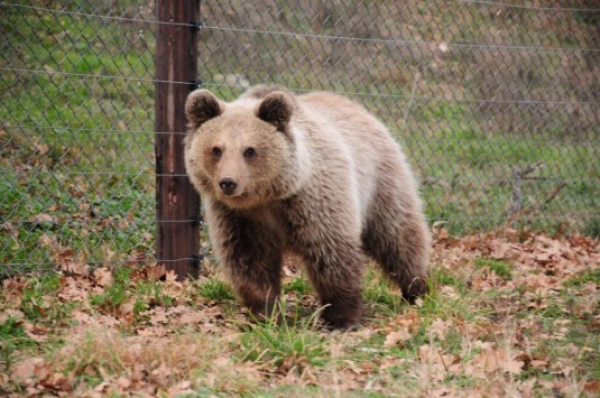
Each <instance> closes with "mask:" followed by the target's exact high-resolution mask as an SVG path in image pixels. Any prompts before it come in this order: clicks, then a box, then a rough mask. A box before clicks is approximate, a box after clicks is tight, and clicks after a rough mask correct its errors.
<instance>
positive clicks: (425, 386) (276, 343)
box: [0, 233, 600, 397]
mask: <svg viewBox="0 0 600 398" xmlns="http://www.w3.org/2000/svg"><path fill="white" fill-rule="evenodd" d="M453 239H454V240H453V241H452V242H453V243H451V244H449V243H448V242H445V241H443V240H442V241H438V242H437V243H436V248H435V251H434V258H433V264H435V267H434V272H433V274H432V278H431V282H430V286H431V292H430V294H429V295H427V296H425V297H423V298H422V299H420V300H418V301H417V303H416V305H415V306H409V305H407V304H405V303H403V302H402V300H401V295H400V292H398V291H397V289H395V288H394V287H393V286H391V285H390V284H389V282H388V281H386V280H385V279H383V278H382V277H381V275H380V274H379V272H376V270H374V269H372V268H369V271H368V272H367V274H366V276H365V280H364V287H365V288H364V306H365V308H366V314H365V318H364V320H363V323H362V327H361V328H359V329H358V330H356V331H353V332H347V333H339V332H333V333H332V332H328V331H325V330H323V329H322V328H321V327H320V324H319V322H318V321H317V319H318V315H319V313H320V308H319V306H318V304H317V303H316V300H315V297H314V293H313V292H312V290H310V289H308V288H307V287H306V280H305V279H304V278H303V276H302V273H301V272H299V271H298V272H295V273H294V274H293V275H289V274H288V277H286V279H285V287H284V292H285V294H284V296H283V297H282V300H281V302H280V304H279V305H280V306H279V313H280V314H285V315H284V316H283V317H282V318H279V317H278V316H273V317H272V318H271V319H268V320H267V321H264V322H255V321H253V320H252V319H250V317H249V315H248V313H247V311H246V310H245V309H244V308H243V307H242V306H241V305H240V304H239V300H237V299H236V298H232V295H231V291H230V289H229V287H228V286H227V285H226V284H224V283H223V282H222V281H220V279H218V278H217V277H216V275H211V276H210V277H208V278H205V279H203V280H201V281H190V280H185V281H182V282H179V281H177V280H176V279H175V276H174V274H172V273H165V270H164V269H161V268H159V267H158V268H157V267H148V268H142V269H139V268H131V267H118V268H114V269H113V270H112V271H109V270H108V269H106V268H100V269H98V270H96V271H94V273H93V274H89V273H82V274H73V275H72V276H54V277H48V278H22V277H20V278H13V279H7V280H6V281H5V285H4V289H3V291H2V294H1V295H0V309H1V310H2V314H6V315H3V316H2V317H0V355H1V356H0V366H1V367H3V369H5V371H4V373H5V374H6V376H4V377H5V378H4V379H3V381H4V383H3V384H2V387H1V388H3V389H4V390H2V391H3V392H5V393H7V394H10V393H22V392H23V391H26V390H27V389H28V388H31V387H32V386H34V385H36V386H41V385H43V386H46V387H44V388H51V389H54V390H53V391H63V392H69V393H73V394H76V395H78V394H85V393H86V392H89V391H92V390H93V391H101V392H102V393H104V394H108V395H115V394H116V395H119V394H136V393H141V392H143V391H153V393H154V394H156V395H161V394H163V395H174V394H184V395H211V394H213V395H218V396H233V395H235V396H279V395H281V394H284V393H285V394H286V396H291V397H300V396H315V397H318V396H332V395H333V396H335V395H343V396H351V397H352V396H374V397H379V396H390V395H399V394H400V395H403V396H423V394H427V395H432V394H437V393H441V392H444V391H445V392H446V394H447V395H448V394H449V395H452V396H454V395H462V394H466V393H478V394H482V395H490V394H491V395H506V394H512V395H521V394H524V393H525V392H526V391H531V392H532V393H533V394H534V395H539V396H544V395H547V394H551V393H556V392H557V391H559V392H560V394H564V395H567V396H573V395H576V396H593V395H594V393H596V392H597V386H596V385H597V384H596V383H597V381H598V380H599V378H600V368H599V367H598V355H597V352H598V350H597V349H598V347H600V341H599V339H598V336H599V334H598V333H597V329H598V326H597V322H596V318H597V316H598V314H599V308H600V307H599V305H600V302H599V301H598V297H596V296H597V294H596V292H597V288H598V285H599V283H600V282H599V280H598V277H597V275H596V272H595V269H594V267H593V265H592V264H591V263H589V262H588V263H585V264H583V263H581V262H580V261H578V257H577V256H579V255H581V256H584V257H585V256H588V258H590V259H594V258H596V257H597V251H596V250H597V248H596V246H597V242H594V241H591V240H589V241H586V240H582V239H583V238H581V237H575V238H573V239H572V240H566V239H563V240H552V239H551V238H549V237H544V236H538V235H530V236H529V237H526V238H525V239H524V238H523V237H522V235H519V234H518V233H515V234H514V235H513V236H509V237H508V238H507V237H506V236H502V235H492V234H490V235H487V236H481V235H475V236H472V237H466V238H464V239H457V238H453ZM578 239H579V240H578ZM539 242H545V243H546V245H547V246H541V245H540V244H539ZM501 245H506V249H504V251H502V252H503V253H505V255H504V256H500V255H498V254H496V255H495V256H494V258H493V259H492V258H489V257H486V256H483V255H480V253H482V252H485V250H487V249H488V248H489V247H500V246H501ZM594 245H595V246H594ZM547 247H561V248H562V249H561V250H562V251H561V252H562V253H564V254H565V257H560V256H559V257H554V258H549V260H547V262H545V263H536V262H535V261H533V259H536V258H540V256H541V255H543V253H547V252H546V251H545V250H547ZM467 248H468V249H467ZM516 252H518V253H521V259H520V263H516V262H515V260H514V259H511V258H513V257H514V253H516ZM575 253H579V254H576V255H574V254H575ZM594 256H595V257H594ZM565 259H571V260H565ZM565 261H569V262H568V263H565ZM592 262H593V261H592ZM547 269H553V270H554V272H553V274H545V273H544V272H543V271H544V270H547ZM536 275H537V276H538V277H537V279H535V280H536V281H537V282H536V283H537V285H535V287H533V286H532V287H529V288H528V289H522V286H523V284H524V283H525V282H524V281H531V280H532V278H534V277H535V276H536ZM542 282H543V283H542ZM57 297H58V298H60V300H61V301H60V302H62V304H63V305H66V304H68V306H66V307H65V311H62V312H60V311H50V310H48V308H49V305H50V307H52V306H54V305H56V304H58V303H59V301H53V300H55V298H57ZM307 297H309V298H312V300H307ZM307 303H308V304H307ZM35 308H42V309H43V310H41V311H39V310H35ZM49 325H52V327H51V328H50V327H48V326H49ZM30 364H34V365H30ZM30 366H34V368H35V369H38V370H37V371H35V373H34V374H33V375H32V376H31V377H32V378H30V377H29V376H27V375H29V373H28V372H31V371H30V370H29V369H31V367H30ZM0 374H1V373H0ZM69 375H72V376H69ZM25 376H27V377H25ZM35 383H37V384H35Z"/></svg>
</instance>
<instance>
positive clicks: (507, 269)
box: [475, 258, 512, 281]
mask: <svg viewBox="0 0 600 398" xmlns="http://www.w3.org/2000/svg"><path fill="white" fill-rule="evenodd" d="M475 266H476V267H477V268H487V269H489V270H490V271H491V272H493V273H494V274H496V275H498V276H499V277H500V278H502V279H504V280H507V281H509V280H511V279H512V271H511V269H512V266H511V264H509V263H507V262H506V261H499V260H493V259H490V258H477V259H475Z"/></svg>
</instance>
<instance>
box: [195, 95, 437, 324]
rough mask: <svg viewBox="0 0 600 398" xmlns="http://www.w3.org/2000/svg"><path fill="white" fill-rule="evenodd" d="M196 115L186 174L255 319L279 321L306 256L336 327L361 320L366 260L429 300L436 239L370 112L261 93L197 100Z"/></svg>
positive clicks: (396, 151) (396, 150) (319, 98)
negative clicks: (286, 264)
mask: <svg viewBox="0 0 600 398" xmlns="http://www.w3.org/2000/svg"><path fill="white" fill-rule="evenodd" d="M186 116H187V118H188V121H189V122H190V132H189V133H188V135H187V136H186V145H185V161H186V168H187V171H188V174H189V176H190V178H191V181H192V183H193V184H194V186H195V187H196V188H197V189H198V190H199V191H200V193H202V194H203V196H204V198H205V204H206V213H207V221H208V225H209V231H210V235H211V241H212V243H213V246H214V249H215V252H216V254H217V256H218V257H219V259H220V261H221V262H222V264H223V266H224V269H225V270H226V272H227V273H228V275H229V277H230V280H231V282H232V284H233V286H234V288H235V290H236V292H237V293H238V295H239V296H240V297H241V298H242V300H243V301H244V303H245V304H246V305H247V306H248V307H249V308H250V309H251V311H252V312H253V313H254V314H256V315H258V316H262V315H264V314H269V313H271V312H272V311H273V308H274V305H275V302H276V299H277V297H278V296H279V295H280V290H281V267H282V258H283V255H284V253H286V252H289V253H293V254H296V255H298V256H299V257H300V258H302V260H303V262H304V263H305V266H306V271H307V274H308V277H309V279H310V281H311V283H312V285H313V286H314V288H315V290H316V291H317V293H318V294H319V296H320V299H321V301H322V304H323V305H326V306H327V307H326V308H325V310H324V313H323V315H324V318H325V320H326V322H327V323H328V324H329V325H330V326H331V327H335V328H342V329H346V328H349V327H353V326H355V325H356V324H357V323H358V322H359V321H360V317H361V301H362V296H361V281H362V274H363V269H364V266H365V263H366V258H365V254H366V255H368V256H370V257H372V258H373V259H374V260H375V261H376V262H377V263H378V264H379V265H380V266H381V268H382V270H383V271H384V273H385V274H386V275H387V276H389V277H390V278H391V279H392V280H393V281H395V282H396V283H397V284H398V285H399V286H400V288H401V289H402V294H403V296H404V298H406V299H407V300H408V301H410V302H413V301H414V299H415V298H417V297H418V296H420V295H422V294H424V293H426V292H427V284H426V279H427V276H428V269H429V265H428V263H429V251H430V245H431V238H430V234H429V230H428V227H427V224H426V222H425V219H424V216H423V212H422V206H421V201H420V199H419V197H418V192H417V183H416V181H415V178H414V176H413V174H412V172H411V169H410V167H409V165H408V163H407V161H406V159H405V157H404V155H403V154H402V152H401V150H400V147H399V146H398V144H397V143H396V142H395V141H394V140H393V138H392V137H391V135H390V134H389V132H388V131H387V129H386V128H385V127H384V126H383V125H382V124H381V123H380V122H379V121H377V119H375V118H374V117H373V116H372V115H370V114H369V113H368V112H367V111H366V110H365V109H364V108H363V107H361V106H360V105H358V104H356V103H354V102H351V101H349V100H348V99H345V98H343V97H340V96H338V95H334V94H330V93H321V92H315V93H310V94H305V95H301V96H295V95H293V94H291V93H289V92H286V91H283V90H280V89H277V88H275V87H265V86H259V87H254V88H251V89H250V90H248V91H247V92H246V94H244V95H242V96H241V97H240V98H239V99H238V100H237V101H234V102H232V103H225V102H221V101H219V100H217V98H216V97H214V96H213V95H212V94H211V93H210V92H208V91H206V90H196V91H194V92H193V93H191V94H190V96H189V97H188V100H187V103H186ZM210 116H212V118H211V117H210Z"/></svg>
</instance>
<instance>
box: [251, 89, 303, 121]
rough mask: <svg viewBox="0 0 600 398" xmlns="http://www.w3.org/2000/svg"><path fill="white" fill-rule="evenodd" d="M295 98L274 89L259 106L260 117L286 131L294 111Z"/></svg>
mask: <svg viewBox="0 0 600 398" xmlns="http://www.w3.org/2000/svg"><path fill="white" fill-rule="evenodd" d="M294 107H295V104H294V100H293V99H292V98H291V97H290V96H289V95H288V94H286V93H285V92H283V91H273V92H271V93H269V94H267V95H266V96H265V98H264V99H263V100H262V102H261V103H260V105H259V107H258V117H259V118H260V119H261V120H264V121H265V122H267V123H271V124H273V125H275V127H277V130H279V131H285V129H286V127H287V125H288V123H289V122H290V120H291V119H292V114H293V113H294Z"/></svg>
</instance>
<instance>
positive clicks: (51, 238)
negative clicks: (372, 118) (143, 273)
mask: <svg viewBox="0 0 600 398" xmlns="http://www.w3.org/2000/svg"><path fill="white" fill-rule="evenodd" d="M200 4H201V13H200V14H201V15H200V16H199V22H201V24H202V30H201V32H200V40H199V53H200V58H199V62H198V64H199V73H198V75H199V79H200V81H201V84H202V86H203V87H205V88H208V89H210V90H212V91H214V92H215V93H216V94H217V95H219V96H220V97H221V98H223V99H225V100H231V99H233V98H235V97H236V96H237V95H239V94H241V93H242V92H243V91H244V90H245V89H246V88H247V87H248V86H249V85H253V84H263V83H270V84H280V85H282V86H286V87H288V88H289V89H291V90H293V91H295V92H297V93H302V92H305V91H311V90H328V91H335V92H338V93H342V94H345V95H347V96H349V97H351V98H353V99H355V100H357V101H359V102H361V103H363V104H364V105H365V106H366V107H367V108H368V109H369V110H371V111H372V112H373V113H375V114H376V115H377V116H378V117H379V118H380V119H381V120H382V121H383V122H384V123H385V124H386V125H387V126H388V127H389V128H390V130H391V131H392V132H393V134H394V135H395V136H397V138H398V140H399V141H400V142H401V143H402V145H403V146H404V148H405V151H406V153H407V154H408V156H409V158H410V161H411V163H412V164H413V165H414V167H415V169H416V171H417V173H418V175H419V176H420V179H421V182H422V193H423V196H424V199H425V202H426V211H427V215H428V218H429V220H430V222H431V223H432V224H434V225H435V226H436V227H441V226H443V227H444V228H446V229H447V230H449V231H450V232H451V233H456V234H463V233H470V232H475V231H484V230H491V229H494V228H502V227H505V226H511V227H526V228H531V229H534V230H545V231H549V232H561V231H566V232H572V231H581V232H584V233H587V234H591V235H594V236H599V235H600V214H599V209H600V199H598V198H600V162H599V161H598V158H599V153H600V8H599V7H598V3H597V2H596V1H595V0H579V1H578V0H573V1H567V0H549V1H544V2H540V1H534V0H523V1H510V0H508V1H467V0H462V1H461V0H453V1H447V0H433V1H425V0H407V1H405V2H397V1H341V0H320V1H316V0H302V1H292V0H284V1H267V0H258V1H255V2H247V1H238V0H235V1H229V2H211V1H201V3H200ZM0 13H1V17H0V32H1V34H2V37H3V40H2V42H0V94H1V98H2V101H1V104H0V169H1V170H2V178H1V179H0V266H1V268H2V269H1V270H0V274H1V275H9V274H13V273H18V272H24V271H31V270H42V269H52V268H54V267H57V266H58V267H61V268H65V267H67V268H68V267H88V266H91V267H94V266H99V265H110V264H122V263H134V264H138V263H145V262H152V261H155V260H156V258H155V254H154V245H155V242H154V239H155V238H154V233H155V230H156V222H157V221H156V205H155V175H154V118H155V116H154V89H155V82H154V78H155V64H154V63H155V59H154V53H155V37H154V32H155V28H156V24H157V22H156V17H155V4H154V1H146V0H128V1H114V0H90V1H71V2H59V1H52V0H45V1H42V0H40V1H33V0H31V1H15V2H0ZM192 20H193V16H190V22H192ZM181 83H186V84H187V83H188V82H181ZM182 117H183V114H182ZM181 133H183V132H181Z"/></svg>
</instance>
